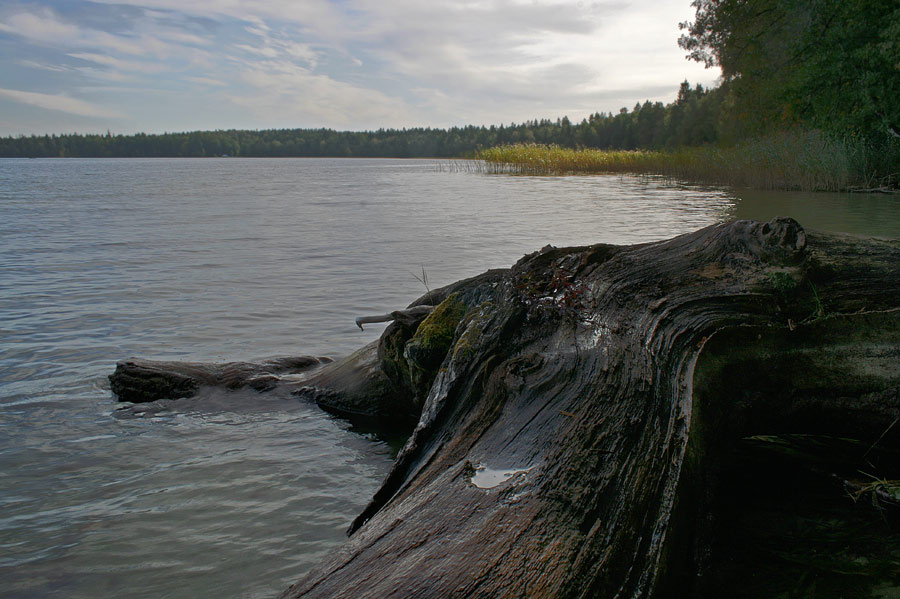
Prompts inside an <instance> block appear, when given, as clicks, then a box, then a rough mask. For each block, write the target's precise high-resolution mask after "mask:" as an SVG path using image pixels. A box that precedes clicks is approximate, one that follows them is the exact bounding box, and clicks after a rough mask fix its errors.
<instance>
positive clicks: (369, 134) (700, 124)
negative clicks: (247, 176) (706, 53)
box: [0, 81, 725, 158]
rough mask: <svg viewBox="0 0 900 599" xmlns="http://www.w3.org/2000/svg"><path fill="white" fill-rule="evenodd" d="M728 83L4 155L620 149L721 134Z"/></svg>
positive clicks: (30, 146)
mask: <svg viewBox="0 0 900 599" xmlns="http://www.w3.org/2000/svg"><path fill="white" fill-rule="evenodd" d="M723 91H724V90H723V88H714V89H704V88H703V87H702V86H701V85H699V84H698V85H697V86H695V87H691V85H690V84H689V83H688V82H687V81H685V82H684V83H682V84H681V88H680V90H679V92H678V98H677V99H676V100H675V101H674V102H673V103H671V104H669V105H664V104H663V103H662V102H655V103H652V102H649V101H647V102H644V103H643V104H636V105H635V106H634V108H633V109H632V110H630V111H629V110H628V109H627V108H622V109H621V110H620V111H619V112H618V113H617V114H612V113H601V112H598V113H595V114H592V115H590V116H589V117H588V118H586V119H584V120H582V121H581V122H580V123H572V122H571V121H570V120H569V119H568V118H567V117H564V118H561V119H557V120H556V121H552V120H549V119H542V120H533V121H527V122H525V123H522V124H510V125H506V126H504V125H498V126H491V127H484V126H481V127H476V126H468V127H453V128H450V129H431V128H414V129H379V130H377V131H362V132H355V131H334V130H332V129H267V130H263V131H248V130H238V129H230V130H227V131H193V132H189V133H163V134H160V135H149V134H144V133H139V134H137V135H113V134H111V133H107V134H105V135H81V134H77V133H73V134H69V135H32V136H19V137H4V138H0V157H4V158H25V157H29V158H30V157H35V158H50V157H69V158H75V157H79V158H94V157H206V156H247V157H288V156H301V157H316V156H320V157H326V156H328V157H370V158H456V157H472V156H474V155H475V153H476V152H477V151H478V150H480V149H484V148H489V147H493V146H497V145H503V144H514V143H538V144H557V145H560V146H563V147H569V148H574V147H590V148H604V149H617V150H633V149H637V148H647V149H651V148H652V149H663V148H675V147H680V146H686V145H690V146H693V145H702V144H706V143H711V142H715V141H718V137H719V133H718V132H719V130H720V129H721V127H720V126H719V123H718V121H719V113H720V109H721V105H722V101H723V99H724V97H725V94H724V93H723Z"/></svg>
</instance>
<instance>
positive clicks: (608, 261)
mask: <svg viewBox="0 0 900 599" xmlns="http://www.w3.org/2000/svg"><path fill="white" fill-rule="evenodd" d="M898 270H900V242H897V241H886V240H862V239H857V238H851V237H844V236H838V235H825V234H819V233H815V232H809V233H807V232H805V231H804V230H803V229H802V228H801V227H800V226H799V225H798V224H797V223H796V222H794V221H793V220H791V219H776V220H774V221H772V222H769V223H756V222H749V221H738V222H733V223H728V224H723V225H716V226H712V227H708V228H706V229H702V230H700V231H698V232H696V233H692V234H689V235H683V236H680V237H676V238H674V239H672V240H668V241H664V242H659V243H652V244H644V245H638V246H630V247H615V246H609V245H594V246H587V247H580V248H567V249H554V248H545V249H544V250H542V251H541V252H539V253H535V254H532V255H529V256H526V257H525V258H523V259H522V260H520V261H519V262H518V263H517V264H516V265H515V266H514V267H513V268H511V269H510V270H508V271H493V272H492V273H486V275H483V276H482V277H480V278H479V277H476V278H475V279H471V280H469V281H464V282H461V283H460V284H457V285H456V286H453V287H451V288H445V289H443V290H438V291H437V292H434V293H432V294H431V296H430V297H428V298H423V299H421V300H419V301H418V302H417V303H427V304H434V305H436V307H435V309H434V311H433V312H432V313H431V314H430V315H429V316H428V317H427V318H425V320H424V321H422V322H421V323H419V324H416V325H415V326H410V325H407V324H402V323H395V324H394V325H391V326H390V327H389V328H388V329H387V330H386V331H385V334H384V335H383V336H382V338H381V340H380V343H379V344H378V346H377V348H374V347H373V348H371V349H370V350H369V354H372V353H373V352H374V353H375V357H374V358H371V357H370V358H369V362H368V363H369V364H370V365H371V366H372V370H371V371H369V374H368V375H367V376H369V378H370V379H371V377H372V372H376V373H377V375H378V376H379V377H381V379H380V380H381V382H382V383H383V384H382V385H381V386H373V387H370V389H371V390H372V391H373V393H372V395H371V396H369V397H367V398H366V399H365V400H364V401H363V404H364V405H363V409H362V410H361V412H366V413H377V412H379V410H381V413H382V415H383V416H388V417H389V416H390V415H391V414H392V413H400V414H403V415H406V416H408V415H409V414H418V416H419V417H418V423H417V424H416V427H415V430H414V431H413V433H412V436H411V437H410V439H409V441H408V442H407V444H406V446H405V447H404V449H403V450H402V451H401V453H400V455H399V456H398V458H397V461H396V462H395V465H394V467H393V469H392V471H391V473H390V474H389V475H388V477H387V478H386V480H385V482H384V484H383V486H382V487H381V489H380V490H379V491H378V492H377V493H376V495H375V497H374V498H373V501H372V502H371V504H370V505H369V506H368V507H367V508H366V509H365V511H364V512H363V513H362V514H361V515H360V516H359V517H358V518H357V519H356V521H355V522H354V524H353V526H352V528H351V537H350V539H349V541H348V542H347V543H346V545H345V546H344V547H343V548H341V549H339V550H338V551H336V552H334V553H332V554H331V555H330V556H328V557H327V558H326V559H325V560H324V561H323V562H322V563H321V564H320V565H319V566H318V567H317V568H315V569H314V570H313V571H312V572H310V573H309V574H308V575H307V576H306V577H305V578H304V579H303V580H301V581H300V582H298V583H297V584H295V585H294V586H292V587H291V588H290V589H288V591H286V592H285V594H284V597H329V598H331V597H354V598H355V597H413V596H415V597H448V596H458V597H610V598H611V597H651V596H654V597H661V596H707V595H709V594H710V593H711V592H712V591H710V588H709V587H708V584H707V583H705V577H704V575H705V573H706V566H707V560H708V556H709V551H710V547H711V544H712V543H713V538H712V537H713V528H714V526H713V524H711V521H710V519H709V517H708V516H709V514H710V513H713V512H714V511H715V507H716V501H717V498H716V497H715V493H714V492H712V491H711V489H713V488H714V485H713V484H711V480H712V478H713V477H715V476H716V472H717V468H718V467H720V465H721V459H722V456H723V455H724V454H725V453H726V452H727V449H728V448H729V447H731V446H733V445H734V444H735V443H736V442H737V440H738V439H740V438H742V437H746V436H750V435H764V434H777V433H781V432H789V433H794V434H797V433H819V434H829V435H839V436H850V437H853V438H855V439H859V440H861V441H864V442H865V443H864V444H866V445H873V444H880V445H882V446H885V447H895V448H896V447H900V426H898V427H893V428H892V424H893V423H895V422H896V420H897V419H898V418H900V397H898V389H900V367H898V364H900V277H898V274H900V273H898ZM414 305H415V304H414ZM448 331H449V333H448ZM376 350H377V351H376ZM339 364H340V363H337V364H335V365H333V366H326V367H325V368H323V369H322V370H321V371H320V372H321V373H325V374H327V373H329V372H330V373H331V374H334V373H335V372H336V370H335V369H336V368H337V367H338V366H339ZM348 372H349V371H348ZM317 376H318V375H313V377H311V378H310V380H309V381H307V384H305V385H304V386H303V387H301V388H300V389H299V390H298V392H299V393H300V394H301V395H306V396H308V397H311V398H313V399H317V401H320V403H323V402H322V401H321V399H318V398H317V397H316V395H317V394H319V395H322V396H329V394H330V398H331V401H332V404H333V405H332V408H334V409H338V410H340V409H344V410H345V411H346V412H347V413H352V412H353V409H354V402H355V401H357V400H358V399H359V393H358V391H359V389H360V387H359V382H360V381H362V380H368V379H366V377H360V376H358V375H356V374H353V375H347V376H348V377H349V379H353V380H354V384H356V385H357V387H356V389H357V391H356V392H354V393H347V392H346V389H348V388H352V387H353V385H351V384H349V383H348V382H347V380H348V378H347V377H332V379H330V380H329V379H328V378H327V376H326V377H324V378H323V377H319V378H318V379H317V380H318V383H317V382H316V381H315V380H313V379H315V377H317ZM310 381H312V382H310ZM398 398H400V399H398ZM378 406H382V407H380V408H379V407H378Z"/></svg>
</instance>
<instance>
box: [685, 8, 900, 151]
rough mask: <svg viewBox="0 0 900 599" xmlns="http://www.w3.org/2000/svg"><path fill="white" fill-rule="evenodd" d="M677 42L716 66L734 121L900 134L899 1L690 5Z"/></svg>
mask: <svg viewBox="0 0 900 599" xmlns="http://www.w3.org/2000/svg"><path fill="white" fill-rule="evenodd" d="M692 6H693V7H694V8H695V9H696V15H695V19H694V21H692V22H686V23H682V24H681V28H682V30H684V31H686V33H685V34H684V35H682V36H681V39H680V40H679V45H680V46H681V47H682V48H684V49H685V50H687V51H688V57H689V58H691V59H693V60H697V61H699V62H703V63H705V64H706V65H707V66H719V67H721V69H722V76H723V79H724V80H725V81H726V82H729V83H731V87H730V91H731V94H732V96H733V97H732V100H733V110H734V114H733V116H734V118H736V119H738V120H739V121H743V122H745V123H746V124H747V128H748V130H749V131H751V132H753V131H757V132H758V131H759V130H765V129H771V128H778V127H783V126H786V125H790V124H794V123H800V124H802V125H805V126H808V127H815V128H820V129H822V130H825V131H829V132H831V133H837V134H841V135H848V134H849V135H859V136H863V137H865V138H868V139H873V140H874V139H876V138H884V137H885V136H887V137H896V138H900V5H898V3H897V0H694V2H692Z"/></svg>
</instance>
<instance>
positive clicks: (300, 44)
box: [0, 0, 718, 135]
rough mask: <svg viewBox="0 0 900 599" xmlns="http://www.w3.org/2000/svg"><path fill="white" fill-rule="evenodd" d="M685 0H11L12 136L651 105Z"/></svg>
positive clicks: (706, 73)
mask: <svg viewBox="0 0 900 599" xmlns="http://www.w3.org/2000/svg"><path fill="white" fill-rule="evenodd" d="M692 15H693V10H692V9H691V7H690V1H689V0H634V1H628V0H611V1H606V0H597V1H594V0H253V1H250V0H93V1H90V2H89V1H85V0H58V1H51V0H43V1H40V0H39V1H33V2H31V1H17V0H3V2H2V3H0V135H18V134H32V133H38V134H43V133H68V132H80V133H85V132H105V131H107V130H110V131H112V132H113V133H135V132H139V131H145V132H153V133H158V132H164V131H187V130H195V129H229V128H246V129H263V128H293V127H331V128H334V129H341V130H361V129H377V128H380V127H385V128H388V127H398V128H399V127H414V126H434V127H448V126H453V125H466V124H476V125H481V124H485V125H490V124H501V123H507V124H508V123H510V122H522V121H524V120H528V119H534V118H551V119H554V120H555V119H556V118H558V117H561V116H569V118H571V119H572V120H575V121H579V120H581V119H582V118H584V117H585V116H587V115H588V114H591V113H593V112H597V111H604V112H605V111H618V109H619V108H621V107H622V106H628V107H632V106H634V104H635V102H637V101H643V100H646V99H650V100H653V101H656V100H660V101H663V102H669V101H671V100H672V99H673V98H674V96H675V92H676V90H677V88H678V84H679V83H680V82H681V81H683V80H685V79H688V80H689V81H691V82H692V83H694V82H700V83H703V84H704V85H709V84H713V83H714V82H715V80H716V76H717V75H718V73H717V72H715V71H712V70H705V69H703V67H702V66H701V65H697V64H695V63H691V62H688V61H687V60H685V59H684V51H682V50H681V49H680V48H678V45H677V39H678V36H679V30H678V22H679V21H684V20H689V19H691V17H692Z"/></svg>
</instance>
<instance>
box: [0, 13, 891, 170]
mask: <svg viewBox="0 0 900 599" xmlns="http://www.w3.org/2000/svg"><path fill="white" fill-rule="evenodd" d="M692 6H693V7H694V8H695V10H696V14H695V18H694V20H693V21H691V22H686V23H681V24H680V27H681V29H682V31H683V32H684V33H683V35H682V36H681V38H680V39H679V45H680V46H681V47H682V48H683V49H684V50H685V51H686V52H687V53H688V58H689V59H692V60H696V61H699V62H703V63H704V64H706V65H707V66H708V67H711V68H714V67H718V68H720V69H721V73H722V77H721V83H720V84H719V85H718V86H717V87H714V88H709V89H707V88H704V87H703V86H701V85H699V84H698V85H695V86H692V85H691V84H690V83H689V82H687V81H685V82H683V83H681V86H680V88H679V90H678V94H677V97H676V99H675V100H674V101H673V102H671V103H670V104H668V105H665V104H663V103H662V102H650V101H649V100H648V101H645V102H643V103H640V102H639V103H637V104H635V106H634V107H633V108H631V109H628V108H622V109H620V110H619V111H618V112H617V113H611V112H596V113H594V114H591V115H589V116H587V117H585V118H583V119H582V120H581V121H579V122H573V121H570V120H569V118H568V117H562V118H557V119H556V120H551V119H546V118H545V119H535V120H531V121H526V122H524V123H518V124H516V123H512V124H509V125H492V126H474V125H472V126H465V127H452V128H449V129H439V128H410V129H379V130H377V131H335V130H332V129H270V130H237V129H231V130H216V131H192V132H183V133H163V134H145V133H139V134H136V135H114V134H112V133H109V132H107V133H106V134H105V135H101V134H77V133H72V134H62V135H50V134H48V135H32V136H17V137H4V138H0V157H208V156H245V157H391V158H420V157H421V158H425V157H428V158H465V157H476V156H478V155H479V153H480V152H482V151H484V150H486V149H488V148H494V147H497V146H507V145H516V144H519V145H530V144H537V145H541V146H556V147H560V148H572V149H575V148H585V149H597V150H656V151H668V152H674V151H677V150H680V149H683V148H718V149H721V148H738V149H740V148H741V147H743V146H745V145H747V144H752V145H753V147H754V149H755V151H757V152H758V153H760V155H765V154H766V147H767V144H768V145H771V146H773V147H774V146H775V145H779V146H783V140H784V139H785V135H788V136H790V138H791V139H792V140H799V142H797V141H795V142H794V143H800V144H805V145H806V146H808V145H809V144H811V143H812V144H814V145H816V147H804V148H803V149H804V150H805V151H804V152H803V153H804V154H810V153H816V152H818V153H826V154H829V156H826V160H825V162H826V163H828V164H842V165H846V167H845V168H846V169H847V170H848V172H849V173H850V174H849V175H848V178H847V180H848V181H854V182H855V184H857V185H861V186H874V187H880V188H897V187H898V186H900V7H898V6H897V4H896V1H895V0H695V1H694V2H692ZM769 140H774V141H769ZM788 153H789V154H793V153H796V151H795V150H793V149H792V150H790V151H789V152H788ZM774 155H775V153H773V156H774ZM778 160H781V158H780V157H779V158H778ZM800 168H805V167H803V166H802V165H801V167H800Z"/></svg>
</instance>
